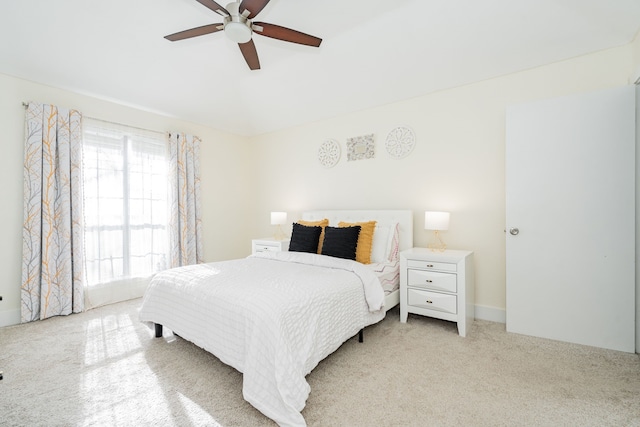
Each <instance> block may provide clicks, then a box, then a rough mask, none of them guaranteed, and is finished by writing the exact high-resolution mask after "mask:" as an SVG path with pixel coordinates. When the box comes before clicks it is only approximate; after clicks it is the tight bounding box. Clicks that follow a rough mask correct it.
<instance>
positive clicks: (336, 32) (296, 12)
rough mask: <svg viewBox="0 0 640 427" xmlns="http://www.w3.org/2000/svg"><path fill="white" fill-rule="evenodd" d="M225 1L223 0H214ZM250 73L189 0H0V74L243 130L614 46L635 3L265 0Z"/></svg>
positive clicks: (626, 31) (631, 20)
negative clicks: (283, 36) (273, 28)
mask: <svg viewBox="0 0 640 427" xmlns="http://www.w3.org/2000/svg"><path fill="white" fill-rule="evenodd" d="M218 2H219V3H220V4H222V5H223V6H225V5H226V4H227V3H228V1H225V0H218ZM256 20H258V21H264V22H269V23H272V24H278V25H281V26H285V27H289V28H293V29H296V30H299V31H302V32H305V33H308V34H312V35H315V36H318V37H321V38H322V39H323V42H322V45H321V46H320V48H312V47H307V46H299V45H295V44H292V43H287V42H283V41H279V40H273V39H270V38H267V37H263V36H260V35H254V37H253V39H254V42H255V44H256V47H257V50H258V55H259V57H260V62H261V66H262V69H261V70H257V71H250V70H249V69H248V67H247V65H246V63H245V62H244V59H243V57H242V55H241V53H240V50H239V49H238V46H237V45H236V44H234V43H233V42H231V41H230V40H228V39H227V38H226V37H225V35H224V34H223V33H222V32H220V33H216V34H210V35H206V36H201V37H197V38H193V39H189V40H183V41H178V42H169V41H167V40H165V39H164V38H163V37H164V36H165V35H167V34H171V33H174V32H177V31H181V30H184V29H189V28H193V27H197V26H201V25H206V24H210V23H215V22H222V18H221V17H220V16H219V15H217V14H216V13H214V12H212V11H211V10H209V9H208V8H206V7H204V6H202V5H201V4H199V3H198V2H197V1H196V0H108V1H100V0H57V1H52V0H19V1H17V0H15V1H9V0H2V2H1V4H0V39H1V40H2V43H0V73H3V74H8V75H12V76H16V77H21V78H24V79H27V80H31V81H35V82H39V83H43V84H47V85H51V86H55V87H60V88H64V89H69V90H72V91H75V92H79V93H84V94H88V95H92V96H95V97H99V98H103V99H108V100H112V101H116V102H119V103H122V104H126V105H130V106H135V107H139V108H142V109H145V110H150V111H154V112H157V113H161V114H165V115H168V116H172V117H177V118H180V119H183V120H187V121H191V122H195V123H200V124H204V125H207V126H210V127H213V128H217V129H221V130H226V131H229V132H233V133H236V134H240V135H256V134H261V133H265V132H269V131H273V130H278V129H282V128H286V127H291V126H295V125H298V124H302V123H307V122H311V121H315V120H318V119H323V118H328V117H333V116H336V115H340V114H344V113H348V112H352V111H357V110H362V109H365V108H369V107H373V106H377V105H383V104H387V103H390V102H394V101H398V100H402V99H407V98H411V97H415V96H419V95H423V94H426V93H430V92H433V91H436V90H440V89H444V88H450V87H455V86H459V85H462V84H466V83H471V82H475V81H479V80H484V79H487V78H491V77H495V76H500V75H504V74H508V73H511V72H514V71H518V70H523V69H527V68H531V67H535V66H539V65H543V64H548V63H551V62H555V61H559V60H563V59H567V58H571V57H575V56H579V55H583V54H586V53H590V52H594V51H598V50H602V49H606V48H610V47H614V46H621V45H624V44H627V43H629V42H630V41H632V40H633V38H634V36H635V34H636V33H637V31H638V29H639V28H640V1H639V0H394V1H389V0H386V1H385V0H351V1H345V0H322V1H318V0H315V1H314V0H271V2H270V3H269V4H268V5H267V6H266V7H265V9H264V10H263V11H262V12H261V13H260V14H259V15H258V17H257V18H256ZM38 101H42V102H46V100H38Z"/></svg>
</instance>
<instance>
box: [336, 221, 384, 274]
mask: <svg viewBox="0 0 640 427" xmlns="http://www.w3.org/2000/svg"><path fill="white" fill-rule="evenodd" d="M354 225H359V226H360V234H359V235H358V246H357V247H356V261H358V262H361V263H363V264H371V245H372V244H373V232H374V231H375V230H376V221H367V222H344V221H340V223H338V227H352V226H354Z"/></svg>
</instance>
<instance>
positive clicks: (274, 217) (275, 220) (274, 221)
mask: <svg viewBox="0 0 640 427" xmlns="http://www.w3.org/2000/svg"><path fill="white" fill-rule="evenodd" d="M286 223H287V213H286V212H271V225H284V224H286Z"/></svg>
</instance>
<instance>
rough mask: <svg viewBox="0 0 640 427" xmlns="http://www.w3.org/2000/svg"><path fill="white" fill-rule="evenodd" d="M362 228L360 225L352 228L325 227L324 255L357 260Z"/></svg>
mask: <svg viewBox="0 0 640 427" xmlns="http://www.w3.org/2000/svg"><path fill="white" fill-rule="evenodd" d="M360 228H361V227H360V226H359V225H354V226H352V227H325V228H324V241H323V243H322V255H328V256H332V257H336V258H346V259H353V260H355V259H356V247H357V246H358V235H359V234H360Z"/></svg>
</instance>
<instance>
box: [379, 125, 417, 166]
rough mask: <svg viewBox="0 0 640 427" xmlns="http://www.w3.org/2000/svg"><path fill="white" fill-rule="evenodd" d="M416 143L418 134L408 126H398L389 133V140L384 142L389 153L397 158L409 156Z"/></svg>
mask: <svg viewBox="0 0 640 427" xmlns="http://www.w3.org/2000/svg"><path fill="white" fill-rule="evenodd" d="M415 145H416V135H415V134H414V133H413V130H411V128H409V127H407V126H398V127H397V128H395V129H393V130H392V131H391V132H389V134H388V135H387V140H386V142H385V143H384V146H385V148H386V149H387V153H389V155H390V156H391V157H395V158H396V159H401V158H403V157H407V156H408V155H409V154H410V153H411V151H413V147H414V146H415Z"/></svg>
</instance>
